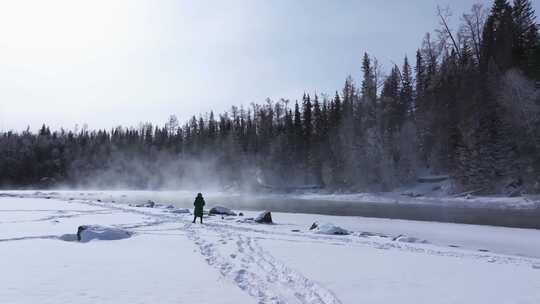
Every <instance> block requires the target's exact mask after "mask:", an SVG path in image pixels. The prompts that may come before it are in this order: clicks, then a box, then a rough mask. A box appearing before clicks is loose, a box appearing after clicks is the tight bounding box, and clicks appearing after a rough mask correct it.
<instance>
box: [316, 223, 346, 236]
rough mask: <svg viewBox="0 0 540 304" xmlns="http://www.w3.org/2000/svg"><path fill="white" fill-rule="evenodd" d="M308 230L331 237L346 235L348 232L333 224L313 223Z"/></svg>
mask: <svg viewBox="0 0 540 304" xmlns="http://www.w3.org/2000/svg"><path fill="white" fill-rule="evenodd" d="M309 230H313V231H314V232H315V233H318V234H333V235H348V234H349V231H347V230H346V229H344V228H341V227H339V226H337V225H335V224H332V223H322V224H321V223H318V222H315V223H313V225H311V227H310V228H309Z"/></svg>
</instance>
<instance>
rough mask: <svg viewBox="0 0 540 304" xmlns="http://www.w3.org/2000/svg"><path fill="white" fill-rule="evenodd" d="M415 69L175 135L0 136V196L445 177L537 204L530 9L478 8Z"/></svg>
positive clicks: (370, 62) (539, 50) (173, 131)
mask: <svg viewBox="0 0 540 304" xmlns="http://www.w3.org/2000/svg"><path fill="white" fill-rule="evenodd" d="M437 15H438V17H439V20H440V27H439V28H438V29H437V30H436V31H435V33H428V34H426V35H425V37H424V38H423V41H422V45H421V47H420V48H419V49H418V51H417V52H416V56H415V58H413V59H412V60H410V59H409V58H407V57H405V58H404V59H403V62H402V63H401V64H400V65H399V66H398V65H394V66H393V67H392V68H391V69H390V71H389V72H388V73H387V74H386V75H383V71H382V68H381V66H380V64H379V63H378V61H377V59H376V58H375V57H373V56H370V55H368V54H364V56H363V60H362V66H361V69H362V75H363V77H362V81H361V82H360V83H359V85H358V84H357V83H356V82H355V81H354V80H353V79H352V78H351V77H350V76H349V77H347V78H346V80H345V83H344V86H343V88H342V89H341V90H339V91H338V92H335V94H332V95H326V94H320V95H318V94H307V93H306V94H304V96H303V97H302V98H301V100H299V101H294V102H292V101H290V100H287V99H281V100H279V101H273V100H270V99H267V100H266V101H265V102H264V103H261V104H252V105H251V106H249V107H246V108H244V107H236V106H233V107H232V108H231V110H230V111H227V112H224V113H221V114H217V115H216V114H215V113H214V112H210V113H207V114H205V115H200V116H198V117H197V116H193V117H192V118H191V119H190V120H189V121H187V122H186V123H184V124H181V123H180V122H179V121H178V119H177V118H176V117H175V116H171V118H170V119H169V121H167V122H166V123H165V124H164V125H162V126H157V125H152V124H150V123H145V124H141V125H140V126H139V127H137V128H133V127H131V128H123V127H117V128H114V129H112V130H88V129H87V128H83V129H81V130H59V131H51V130H50V129H49V128H48V127H47V126H45V125H44V126H43V127H42V128H41V129H40V130H39V132H37V133H32V132H30V131H28V130H27V131H24V132H20V133H17V132H11V131H8V132H3V133H1V134H0V172H1V173H0V184H1V185H3V186H4V187H18V186H35V185H40V184H43V183H52V184H57V185H66V186H96V187H101V188H103V187H110V186H111V185H122V186H126V187H131V188H159V187H182V186H185V185H189V186H196V187H206V186H209V185H212V186H216V187H221V188H223V187H235V188H239V187H252V186H271V187H283V186H287V187H294V186H298V187H301V186H306V185H313V186H316V187H322V188H326V189H330V190H336V191H339V190H341V191H366V190H371V191H373V190H390V189H393V188H396V187H399V186H402V185H406V184H408V183H412V182H414V180H415V178H416V177H418V176H419V175H422V174H449V175H450V176H451V177H452V180H453V181H454V185H453V191H470V190H474V191H479V192H485V193H493V192H500V191H502V189H504V187H505V186H507V185H508V184H513V185H516V184H517V185H519V186H520V187H521V188H522V189H523V190H524V191H530V192H531V191H539V190H540V189H539V188H540V186H539V185H538V178H539V177H540V176H539V172H540V90H539V88H540V35H539V25H538V24H537V23H536V16H535V12H534V10H533V9H532V4H531V1H530V0H514V1H513V2H512V3H510V2H508V1H506V0H495V1H494V3H493V5H492V7H491V8H487V9H486V8H484V7H482V6H481V5H474V6H473V7H472V8H471V10H470V12H468V13H465V14H463V15H462V16H461V22H460V25H459V27H458V29H457V30H455V31H454V30H452V29H451V28H450V26H449V24H450V20H449V18H450V16H451V14H450V12H449V11H448V10H447V9H442V8H438V10H437Z"/></svg>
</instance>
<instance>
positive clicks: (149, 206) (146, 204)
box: [135, 201, 156, 208]
mask: <svg viewBox="0 0 540 304" xmlns="http://www.w3.org/2000/svg"><path fill="white" fill-rule="evenodd" d="M155 206H156V203H155V202H154V201H148V202H146V203H143V204H137V205H135V207H145V208H154V207H155Z"/></svg>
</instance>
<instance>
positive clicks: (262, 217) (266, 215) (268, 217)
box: [255, 211, 274, 224]
mask: <svg viewBox="0 0 540 304" xmlns="http://www.w3.org/2000/svg"><path fill="white" fill-rule="evenodd" d="M255 222H257V223H259V224H273V223H274V222H272V213H271V212H270V211H264V212H263V213H261V214H259V215H258V216H257V217H256V218H255Z"/></svg>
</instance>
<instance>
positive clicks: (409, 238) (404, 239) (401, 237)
mask: <svg viewBox="0 0 540 304" xmlns="http://www.w3.org/2000/svg"><path fill="white" fill-rule="evenodd" d="M394 241H398V242H403V243H417V244H428V243H429V242H428V241H426V240H422V239H419V238H417V237H414V236H406V235H398V236H397V237H395V238H394Z"/></svg>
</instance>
